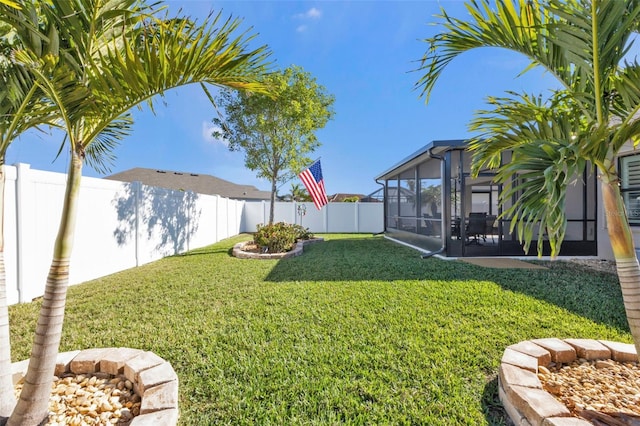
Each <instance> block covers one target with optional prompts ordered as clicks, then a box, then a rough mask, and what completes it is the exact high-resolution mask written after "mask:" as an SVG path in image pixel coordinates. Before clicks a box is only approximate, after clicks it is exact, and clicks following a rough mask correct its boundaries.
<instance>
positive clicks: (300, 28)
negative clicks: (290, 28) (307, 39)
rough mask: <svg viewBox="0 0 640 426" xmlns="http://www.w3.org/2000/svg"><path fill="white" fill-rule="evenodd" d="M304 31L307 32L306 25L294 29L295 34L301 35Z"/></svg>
mask: <svg viewBox="0 0 640 426" xmlns="http://www.w3.org/2000/svg"><path fill="white" fill-rule="evenodd" d="M305 31H307V26H306V25H300V26H299V27H298V28H296V32H299V33H303V32H305Z"/></svg>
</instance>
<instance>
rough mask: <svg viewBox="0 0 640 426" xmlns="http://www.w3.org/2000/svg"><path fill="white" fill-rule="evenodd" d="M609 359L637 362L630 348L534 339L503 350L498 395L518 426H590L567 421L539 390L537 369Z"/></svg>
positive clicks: (565, 414)
mask: <svg viewBox="0 0 640 426" xmlns="http://www.w3.org/2000/svg"><path fill="white" fill-rule="evenodd" d="M578 358H584V359H587V360H594V359H612V360H614V361H617V362H637V361H638V354H637V353H636V348H635V346H634V345H632V344H629V343H619V342H611V341H608V340H590V339H564V340H561V339H557V338H548V339H535V340H526V341H523V342H520V343H517V344H515V345H511V346H509V347H507V348H506V349H505V351H504V354H503V355H502V360H501V364H500V370H499V372H498V395H499V397H500V401H501V402H502V405H504V408H505V410H506V412H507V414H508V415H509V417H510V418H511V420H512V421H513V422H514V423H515V424H516V425H518V426H520V425H523V426H524V425H527V426H593V423H591V422H590V421H587V420H585V419H580V418H577V417H571V413H570V412H569V409H568V408H567V407H565V405H564V404H562V403H561V402H560V401H558V400H557V399H556V398H555V397H553V395H551V394H550V393H548V392H547V391H545V390H544V389H543V388H542V383H541V382H540V379H538V367H539V366H545V367H546V366H548V365H549V364H550V363H551V362H554V363H562V364H565V363H571V362H573V361H575V360H576V359H578Z"/></svg>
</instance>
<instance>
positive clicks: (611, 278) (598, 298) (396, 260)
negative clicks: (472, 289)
mask: <svg viewBox="0 0 640 426" xmlns="http://www.w3.org/2000/svg"><path fill="white" fill-rule="evenodd" d="M532 260H535V258H532ZM558 265H560V264H556V265H554V267H553V268H549V269H538V270H528V269H499V268H486V267H481V266H475V265H471V264H468V263H464V262H461V261H455V260H442V259H438V258H428V259H422V258H421V257H420V254H419V253H418V252H417V251H415V250H413V249H410V248H407V247H403V246H400V245H398V244H396V243H393V242H391V241H389V240H385V239H384V238H382V237H375V238H361V239H358V238H353V239H349V238H347V239H338V240H329V241H324V242H322V243H318V244H312V245H309V246H307V247H305V251H304V254H303V255H302V256H299V257H295V258H290V259H283V260H280V261H279V262H278V263H277V264H276V265H275V266H274V267H273V268H272V269H271V271H270V272H269V274H268V275H267V277H266V278H265V281H271V282H296V281H311V282H322V281H359V282H360V281H395V280H430V281H464V280H476V281H491V282H494V283H496V284H497V285H499V286H500V287H502V288H503V289H504V290H508V291H513V292H517V293H521V294H525V295H527V296H531V297H534V298H536V299H539V300H543V301H545V302H548V303H551V304H553V305H556V306H558V307H560V308H563V309H566V310H567V311H570V312H573V313H575V314H577V315H579V316H582V317H584V318H588V319H590V320H592V321H594V322H597V323H601V324H605V325H608V326H611V327H613V328H616V329H618V330H619V331H622V332H625V333H628V332H629V326H628V323H627V319H626V314H625V311H624V305H623V302H622V293H621V290H620V284H619V282H618V278H617V276H616V275H613V274H609V273H606V272H595V271H590V270H585V269H582V268H580V267H577V266H572V265H570V264H567V265H566V266H558Z"/></svg>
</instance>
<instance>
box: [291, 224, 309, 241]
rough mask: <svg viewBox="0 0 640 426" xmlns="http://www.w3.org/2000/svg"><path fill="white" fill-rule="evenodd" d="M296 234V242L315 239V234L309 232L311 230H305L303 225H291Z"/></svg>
mask: <svg viewBox="0 0 640 426" xmlns="http://www.w3.org/2000/svg"><path fill="white" fill-rule="evenodd" d="M291 227H293V229H294V231H295V233H296V241H301V240H310V239H311V238H313V234H312V233H311V232H309V228H305V227H303V226H302V225H291Z"/></svg>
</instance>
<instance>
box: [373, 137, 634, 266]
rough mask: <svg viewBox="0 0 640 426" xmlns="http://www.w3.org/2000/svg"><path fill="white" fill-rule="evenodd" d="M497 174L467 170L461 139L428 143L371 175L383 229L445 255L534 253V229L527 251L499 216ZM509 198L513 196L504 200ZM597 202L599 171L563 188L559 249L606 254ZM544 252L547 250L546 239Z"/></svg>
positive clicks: (468, 159)
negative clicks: (379, 188)
mask: <svg viewBox="0 0 640 426" xmlns="http://www.w3.org/2000/svg"><path fill="white" fill-rule="evenodd" d="M635 158H637V159H639V160H638V161H637V165H638V166H639V167H638V171H637V177H638V179H637V181H638V187H636V188H635V189H636V192H633V191H631V190H630V191H629V194H630V196H629V199H630V201H629V203H631V202H635V203H638V201H637V200H640V188H639V187H640V157H635ZM502 161H503V163H506V162H508V161H510V155H509V154H505V155H504V156H503V158H502ZM628 162H629V164H630V165H633V164H635V163H633V160H629V161H628ZM631 169H632V170H633V168H631ZM494 176H495V173H494V172H493V171H490V170H485V171H481V172H480V173H479V174H478V176H477V177H473V176H472V175H471V154H470V152H469V151H468V150H467V142H466V141H465V140H437V141H432V142H430V143H428V144H427V145H425V146H424V147H422V148H421V149H419V150H418V151H416V152H414V153H413V154H411V155H409V156H408V157H406V158H405V159H404V160H402V161H400V162H399V163H397V164H395V165H394V166H392V167H391V168H390V169H388V170H386V171H385V172H383V173H381V174H380V175H379V176H377V177H376V182H377V183H379V184H381V185H384V200H385V206H384V220H385V233H386V234H387V235H388V236H390V237H392V238H394V239H396V240H399V241H401V242H404V243H407V244H410V245H412V246H415V247H418V248H420V249H423V250H425V251H429V252H432V253H436V252H437V253H441V254H443V255H445V256H448V257H465V256H525V255H536V254H537V246H536V244H537V243H536V241H537V239H538V236H537V235H534V236H533V241H532V245H531V248H530V250H529V253H525V252H524V250H523V249H522V245H521V243H520V242H519V241H518V238H517V235H516V233H515V232H511V230H510V229H511V221H510V220H509V218H500V219H499V218H498V217H499V215H500V213H501V210H500V208H499V206H498V196H499V194H500V193H501V191H502V185H499V184H496V183H495V182H494V180H493V178H494ZM623 188H624V174H623ZM636 195H638V197H636V198H634V197H635V196H636ZM631 199H633V200H631ZM514 201H515V199H514V198H512V200H510V201H508V202H507V204H506V207H509V205H510V204H511V203H512V202H514ZM601 204H602V203H600V202H599V201H598V187H597V178H596V174H595V173H593V172H591V171H589V170H587V171H585V172H584V175H583V176H581V177H579V178H578V179H576V181H575V183H574V184H573V185H572V186H570V187H569V188H568V191H567V198H566V206H567V231H566V236H565V240H564V242H563V244H562V247H561V251H560V255H561V256H598V255H599V254H600V257H604V258H607V257H610V254H609V253H610V251H611V248H610V247H611V246H610V244H609V243H608V241H609V239H608V235H607V233H606V230H605V229H604V225H603V224H604V213H603V212H602V208H601V206H600V205H601ZM638 218H640V214H639V215H638ZM599 224H600V225H599ZM543 239H544V237H543ZM543 251H544V253H545V254H549V252H550V250H549V247H548V246H547V244H545V245H544V246H543Z"/></svg>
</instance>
